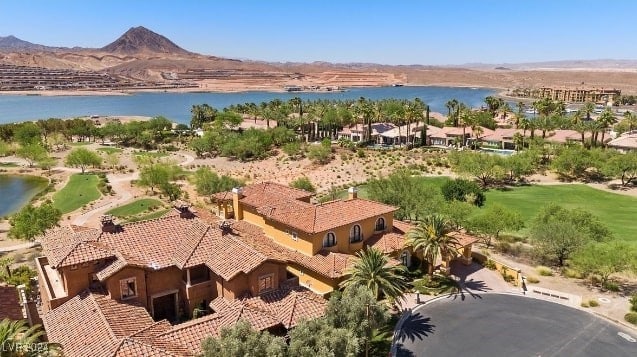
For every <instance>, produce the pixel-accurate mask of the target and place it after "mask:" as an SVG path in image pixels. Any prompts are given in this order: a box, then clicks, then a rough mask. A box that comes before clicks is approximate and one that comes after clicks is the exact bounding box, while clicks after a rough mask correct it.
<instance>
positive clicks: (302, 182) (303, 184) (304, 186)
mask: <svg viewBox="0 0 637 357" xmlns="http://www.w3.org/2000/svg"><path fill="white" fill-rule="evenodd" d="M290 187H294V188H298V189H300V190H305V191H308V192H316V187H314V185H313V184H312V181H310V179H309V178H307V177H306V176H303V177H299V178H297V179H296V180H294V181H292V182H290Z"/></svg>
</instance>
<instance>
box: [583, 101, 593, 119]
mask: <svg viewBox="0 0 637 357" xmlns="http://www.w3.org/2000/svg"><path fill="white" fill-rule="evenodd" d="M581 111H582V112H583V113H584V114H586V120H591V114H592V113H593V112H594V111H595V104H593V103H592V102H586V103H584V106H583V107H582V109H581Z"/></svg>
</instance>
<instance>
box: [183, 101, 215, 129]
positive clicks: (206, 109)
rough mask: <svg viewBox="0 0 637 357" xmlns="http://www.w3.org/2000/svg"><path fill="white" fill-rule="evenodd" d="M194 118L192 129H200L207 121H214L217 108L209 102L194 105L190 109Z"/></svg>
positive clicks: (191, 122)
mask: <svg viewBox="0 0 637 357" xmlns="http://www.w3.org/2000/svg"><path fill="white" fill-rule="evenodd" d="M190 113H191V114H192V119H191V120H190V128H191V129H200V128H202V127H203V125H204V124H205V123H210V122H213V121H214V120H215V118H216V116H217V113H218V111H217V109H215V108H213V107H211V106H209V105H208V104H201V105H193V106H192V109H190Z"/></svg>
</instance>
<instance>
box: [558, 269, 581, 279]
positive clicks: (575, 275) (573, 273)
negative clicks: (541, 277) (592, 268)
mask: <svg viewBox="0 0 637 357" xmlns="http://www.w3.org/2000/svg"><path fill="white" fill-rule="evenodd" d="M562 275H564V276H565V277H567V278H571V279H582V278H583V276H582V273H580V272H579V271H577V270H575V269H571V268H564V269H562Z"/></svg>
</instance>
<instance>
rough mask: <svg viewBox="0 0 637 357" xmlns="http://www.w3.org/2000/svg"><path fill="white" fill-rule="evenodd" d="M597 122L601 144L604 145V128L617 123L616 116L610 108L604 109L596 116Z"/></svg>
mask: <svg viewBox="0 0 637 357" xmlns="http://www.w3.org/2000/svg"><path fill="white" fill-rule="evenodd" d="M597 122H598V123H599V127H600V129H601V131H602V140H601V143H602V146H604V134H606V129H608V128H610V127H611V126H613V124H615V123H617V117H616V116H615V114H613V111H612V110H611V109H610V108H606V109H604V111H603V112H602V114H601V115H600V116H599V118H597Z"/></svg>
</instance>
